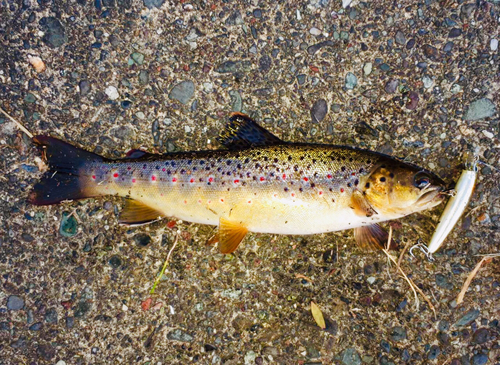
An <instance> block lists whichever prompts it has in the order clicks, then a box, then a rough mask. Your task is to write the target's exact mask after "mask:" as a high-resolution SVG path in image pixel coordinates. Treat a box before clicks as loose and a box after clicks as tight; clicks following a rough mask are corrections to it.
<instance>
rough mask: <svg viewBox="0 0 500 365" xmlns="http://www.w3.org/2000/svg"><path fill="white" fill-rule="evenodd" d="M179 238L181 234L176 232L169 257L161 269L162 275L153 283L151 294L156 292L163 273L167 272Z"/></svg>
mask: <svg viewBox="0 0 500 365" xmlns="http://www.w3.org/2000/svg"><path fill="white" fill-rule="evenodd" d="M178 240H179V235H178V234H176V235H175V240H174V244H173V245H172V248H171V249H170V251H169V252H168V255H167V259H166V260H165V263H164V264H163V267H162V269H161V272H160V275H158V277H157V278H156V280H155V283H154V284H153V287H152V288H151V291H150V293H151V294H154V293H155V289H156V286H157V285H158V283H159V282H160V280H161V278H162V276H163V274H164V273H165V270H166V269H167V266H168V261H169V260H170V255H172V252H173V251H174V248H175V246H177V242H178Z"/></svg>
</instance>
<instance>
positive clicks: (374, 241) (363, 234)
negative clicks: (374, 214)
mask: <svg viewBox="0 0 500 365" xmlns="http://www.w3.org/2000/svg"><path fill="white" fill-rule="evenodd" d="M354 239H355V240H356V244H357V245H358V247H359V248H361V249H362V250H365V251H375V250H381V249H383V248H386V247H387V240H388V239H389V234H388V233H387V231H386V230H385V229H383V228H382V227H380V226H379V225H378V224H372V225H370V226H363V227H358V228H354ZM393 248H395V242H394V241H393V240H392V239H391V243H390V244H389V249H393Z"/></svg>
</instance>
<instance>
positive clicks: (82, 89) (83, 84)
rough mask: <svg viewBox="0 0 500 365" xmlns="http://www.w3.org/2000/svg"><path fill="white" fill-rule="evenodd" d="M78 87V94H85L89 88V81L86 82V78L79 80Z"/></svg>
mask: <svg viewBox="0 0 500 365" xmlns="http://www.w3.org/2000/svg"><path fill="white" fill-rule="evenodd" d="M78 87H79V88H80V95H81V96H85V95H87V94H88V93H89V92H90V90H91V86H90V82H88V81H87V80H82V81H80V83H79V84H78Z"/></svg>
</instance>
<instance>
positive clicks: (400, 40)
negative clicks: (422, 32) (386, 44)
mask: <svg viewBox="0 0 500 365" xmlns="http://www.w3.org/2000/svg"><path fill="white" fill-rule="evenodd" d="M394 39H395V41H396V43H397V44H399V45H401V46H404V45H405V44H406V37H405V35H404V33H403V32H402V31H400V30H398V31H397V32H396V36H395V37H394Z"/></svg>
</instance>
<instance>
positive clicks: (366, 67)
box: [363, 62, 373, 76]
mask: <svg viewBox="0 0 500 365" xmlns="http://www.w3.org/2000/svg"><path fill="white" fill-rule="evenodd" d="M372 70H373V64H372V63H371V62H367V63H365V65H364V66H363V72H364V73H365V75H367V76H368V75H369V74H371V73H372Z"/></svg>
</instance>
